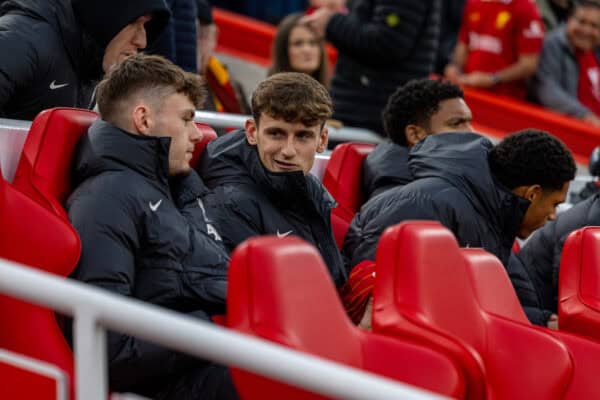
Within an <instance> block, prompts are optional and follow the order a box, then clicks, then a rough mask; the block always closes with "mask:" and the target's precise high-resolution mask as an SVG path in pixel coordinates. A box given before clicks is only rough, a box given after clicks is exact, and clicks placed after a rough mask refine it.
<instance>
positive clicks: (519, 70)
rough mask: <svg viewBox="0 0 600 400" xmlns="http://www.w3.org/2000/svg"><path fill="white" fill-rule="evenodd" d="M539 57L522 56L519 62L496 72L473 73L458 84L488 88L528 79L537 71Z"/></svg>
mask: <svg viewBox="0 0 600 400" xmlns="http://www.w3.org/2000/svg"><path fill="white" fill-rule="evenodd" d="M538 60H539V56H538V55H537V54H523V55H521V56H520V57H519V60H518V61H517V62H516V63H514V64H512V65H510V66H508V67H507V68H505V69H502V70H500V71H498V72H494V73H489V72H480V71H475V72H471V73H469V74H465V75H463V76H462V77H460V78H459V83H460V84H463V85H467V86H473V87H482V88H489V87H492V86H494V85H497V84H498V83H506V82H512V81H518V80H523V79H527V78H529V77H530V76H531V75H533V74H534V73H535V71H536V69H537V65H538Z"/></svg>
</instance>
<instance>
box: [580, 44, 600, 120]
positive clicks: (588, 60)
mask: <svg viewBox="0 0 600 400" xmlns="http://www.w3.org/2000/svg"><path fill="white" fill-rule="evenodd" d="M577 62H578V63H579V84H578V86H577V98H578V99H579V101H580V102H581V103H582V104H583V105H584V106H586V107H587V108H589V109H590V110H591V111H592V112H593V113H594V114H596V115H600V68H599V67H598V60H596V55H595V54H594V52H593V51H585V52H577Z"/></svg>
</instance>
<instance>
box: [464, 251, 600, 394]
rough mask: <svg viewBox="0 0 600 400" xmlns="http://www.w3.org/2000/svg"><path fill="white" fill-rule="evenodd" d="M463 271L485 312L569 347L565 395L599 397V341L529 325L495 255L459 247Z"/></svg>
mask: <svg viewBox="0 0 600 400" xmlns="http://www.w3.org/2000/svg"><path fill="white" fill-rule="evenodd" d="M461 251H462V253H463V256H464V258H465V261H466V265H467V272H468V274H469V276H470V278H471V283H472V284H473V288H474V289H475V297H476V299H477V300H478V301H479V304H480V305H481V308H482V309H483V310H484V311H485V313H486V314H488V315H494V317H500V318H507V319H509V320H512V321H515V322H517V323H521V324H525V325H528V326H530V327H531V328H532V329H537V330H539V331H542V332H543V333H544V334H549V335H551V336H554V337H555V338H556V339H558V340H560V341H562V342H563V343H564V344H565V346H567V348H568V349H569V352H570V354H571V358H572V361H573V376H572V381H571V384H570V385H569V391H568V393H567V396H566V397H568V398H572V399H594V398H600V388H599V387H598V385H597V383H596V381H597V372H596V371H597V368H598V364H599V362H600V361H599V360H600V344H598V343H597V342H593V341H590V340H586V339H584V338H581V337H578V336H575V335H572V334H569V333H566V332H557V331H551V330H549V329H545V328H540V327H537V326H535V327H534V326H533V325H531V323H530V322H529V320H528V319H527V317H526V316H525V313H524V312H523V309H522V308H521V305H520V303H519V300H518V298H517V295H516V293H515V291H514V289H513V286H512V284H511V283H510V279H509V277H508V274H507V273H506V270H505V269H504V266H503V265H502V263H501V262H500V260H498V259H497V258H496V257H495V256H493V255H492V254H490V253H488V252H486V251H484V250H482V249H462V250H461Z"/></svg>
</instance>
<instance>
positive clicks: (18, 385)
mask: <svg viewBox="0 0 600 400" xmlns="http://www.w3.org/2000/svg"><path fill="white" fill-rule="evenodd" d="M0 376H1V377H2V379H3V380H2V382H3V383H4V384H3V385H0V399H43V400H62V399H67V395H68V391H67V382H68V379H67V378H66V376H65V374H64V373H63V372H62V371H60V370H58V369H56V368H55V367H54V366H53V365H50V364H47V363H43V364H42V363H40V361H39V360H36V359H32V358H30V357H27V358H25V357H23V356H22V355H20V354H16V353H12V352H7V351H5V350H3V349H0ZM8 382H10V383H8Z"/></svg>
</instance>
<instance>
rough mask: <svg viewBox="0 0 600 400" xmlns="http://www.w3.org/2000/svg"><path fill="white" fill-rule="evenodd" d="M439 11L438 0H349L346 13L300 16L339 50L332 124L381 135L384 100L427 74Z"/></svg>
mask: <svg viewBox="0 0 600 400" xmlns="http://www.w3.org/2000/svg"><path fill="white" fill-rule="evenodd" d="M440 7H441V1H440V0H355V1H353V2H352V5H351V9H350V12H349V13H348V14H342V13H339V12H335V11H333V10H331V9H330V8H327V7H321V8H319V9H317V10H315V11H314V12H313V13H312V14H311V15H308V16H306V17H304V19H303V20H302V22H303V23H306V24H308V25H309V26H310V27H311V28H312V29H313V30H314V31H315V32H316V33H317V35H319V37H324V38H325V39H327V40H328V41H330V42H331V43H332V44H333V45H334V46H335V47H337V49H338V51H339V56H338V61H337V65H336V69H335V73H334V75H333V79H332V82H331V96H332V98H333V102H334V110H335V113H334V118H335V119H338V120H340V121H342V122H343V123H344V124H346V125H350V126H356V127H361V128H367V129H370V130H373V131H374V132H376V133H378V134H380V135H383V132H384V129H383V125H382V122H381V112H382V111H383V108H384V107H385V104H386V102H387V99H388V97H389V96H390V95H391V94H392V93H393V92H394V90H395V89H396V88H397V87H398V86H400V85H402V84H404V83H406V82H408V81H409V80H411V79H416V78H426V77H427V76H429V74H430V73H431V72H433V69H434V65H435V57H436V51H437V47H438V36H439V25H440Z"/></svg>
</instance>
